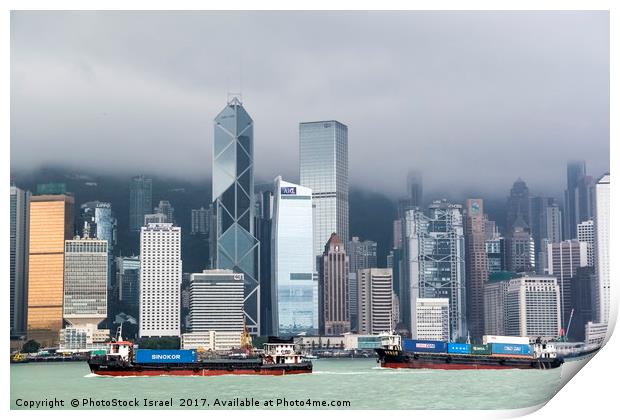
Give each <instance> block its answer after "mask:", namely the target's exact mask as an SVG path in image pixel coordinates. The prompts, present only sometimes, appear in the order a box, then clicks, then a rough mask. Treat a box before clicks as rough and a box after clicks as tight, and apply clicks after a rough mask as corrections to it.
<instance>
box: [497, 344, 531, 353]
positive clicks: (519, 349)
mask: <svg viewBox="0 0 620 420" xmlns="http://www.w3.org/2000/svg"><path fill="white" fill-rule="evenodd" d="M491 351H492V352H493V354H518V355H529V354H531V353H532V349H531V346H530V345H529V344H528V345H525V344H511V343H493V344H491Z"/></svg>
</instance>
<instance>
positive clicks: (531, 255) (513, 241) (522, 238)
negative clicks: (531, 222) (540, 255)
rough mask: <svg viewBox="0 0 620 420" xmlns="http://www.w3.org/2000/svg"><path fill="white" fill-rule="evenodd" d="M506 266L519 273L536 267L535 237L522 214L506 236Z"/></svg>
mask: <svg viewBox="0 0 620 420" xmlns="http://www.w3.org/2000/svg"><path fill="white" fill-rule="evenodd" d="M506 266H507V269H508V270H509V271H514V272H517V273H524V272H530V271H533V270H534V269H535V267H536V254H535V251H534V239H532V235H530V230H529V227H528V226H527V225H526V224H525V221H524V220H523V217H522V216H521V215H520V214H519V215H518V217H517V219H516V220H515V221H514V223H513V226H512V230H511V231H510V232H509V235H508V237H507V238H506Z"/></svg>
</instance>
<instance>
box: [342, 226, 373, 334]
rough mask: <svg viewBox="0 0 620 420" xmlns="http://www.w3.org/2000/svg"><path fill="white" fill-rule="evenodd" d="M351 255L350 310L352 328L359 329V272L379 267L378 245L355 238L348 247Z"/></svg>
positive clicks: (348, 252)
mask: <svg viewBox="0 0 620 420" xmlns="http://www.w3.org/2000/svg"><path fill="white" fill-rule="evenodd" d="M347 254H349V271H350V273H349V310H350V311H351V328H352V329H353V330H356V329H357V315H358V306H357V298H358V293H357V289H358V271H359V270H362V269H365V268H373V267H377V243H376V242H375V241H369V240H366V241H360V238H359V237H357V236H354V237H353V238H352V239H351V241H349V245H348V246H347Z"/></svg>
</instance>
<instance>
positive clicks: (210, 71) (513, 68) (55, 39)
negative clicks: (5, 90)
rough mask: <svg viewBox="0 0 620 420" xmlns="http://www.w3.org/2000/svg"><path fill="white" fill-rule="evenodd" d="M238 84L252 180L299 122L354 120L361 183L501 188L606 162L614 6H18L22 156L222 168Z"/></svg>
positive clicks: (14, 143)
mask: <svg viewBox="0 0 620 420" xmlns="http://www.w3.org/2000/svg"><path fill="white" fill-rule="evenodd" d="M237 91H242V93H243V102H244V106H245V107H246V109H247V111H248V112H249V113H250V115H251V116H252V118H253V119H254V145H255V160H256V162H255V165H256V166H255V171H256V176H257V179H258V180H271V179H272V178H273V177H275V176H276V175H278V174H283V175H284V176H285V177H287V178H288V179H290V180H292V181H297V180H298V124H299V122H300V121H314V120H321V119H336V120H339V121H341V122H342V123H344V124H346V125H348V127H349V168H350V179H351V184H352V185H354V186H362V187H365V188H368V189H371V190H377V191H384V192H386V193H388V194H390V195H392V196H396V195H401V194H402V193H404V192H405V178H406V173H407V171H408V170H410V169H417V170H421V171H422V172H423V174H424V183H425V188H426V189H445V190H452V191H457V190H467V191H480V192H488V193H495V192H501V193H502V194H507V193H508V190H509V188H510V186H511V184H512V182H513V181H514V180H515V179H516V178H517V177H518V176H520V177H522V178H523V179H525V180H526V182H527V183H528V185H529V186H530V190H533V192H534V193H536V192H541V193H542V192H549V193H553V192H558V193H559V190H560V189H562V188H564V185H565V182H566V181H565V177H566V161H567V160H570V159H575V158H580V159H585V160H586V161H587V165H588V172H589V173H590V174H591V175H594V176H598V175H600V174H601V173H603V172H604V171H607V170H609V18H608V13H607V12H560V11H554V12H475V11H471V12H145V11H139V12H63V11H53V12H13V13H12V18H11V165H12V170H27V169H31V168H36V167H38V166H40V165H46V164H62V165H68V166H71V167H75V168H83V169H88V168H90V169H92V170H93V171H96V172H101V171H110V172H114V173H127V174H134V173H139V172H147V173H156V174H161V175H174V176H176V177H179V178H187V179H198V178H210V174H211V147H212V140H213V118H214V117H215V116H216V115H217V113H218V112H219V111H220V110H221V109H222V108H223V107H224V106H225V104H226V100H227V93H228V92H237Z"/></svg>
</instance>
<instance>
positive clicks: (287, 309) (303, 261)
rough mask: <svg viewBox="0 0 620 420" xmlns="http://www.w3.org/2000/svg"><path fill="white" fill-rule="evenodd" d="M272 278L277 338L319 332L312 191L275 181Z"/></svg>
mask: <svg viewBox="0 0 620 420" xmlns="http://www.w3.org/2000/svg"><path fill="white" fill-rule="evenodd" d="M273 195H274V209H273V224H272V244H273V249H272V254H271V255H272V268H273V270H272V276H273V283H274V284H275V285H276V290H277V299H276V302H277V303H276V306H277V311H275V312H276V313H277V318H278V321H277V323H276V325H277V326H278V331H277V334H278V335H292V334H298V333H301V332H306V333H309V334H316V333H317V332H318V324H319V314H318V309H319V308H318V282H317V281H316V280H314V279H313V275H312V274H313V271H314V261H315V258H314V253H313V249H312V190H311V189H310V188H306V187H302V186H301V185H296V184H292V183H290V182H286V181H283V180H282V178H281V177H278V178H276V180H275V189H274V194H273Z"/></svg>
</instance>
